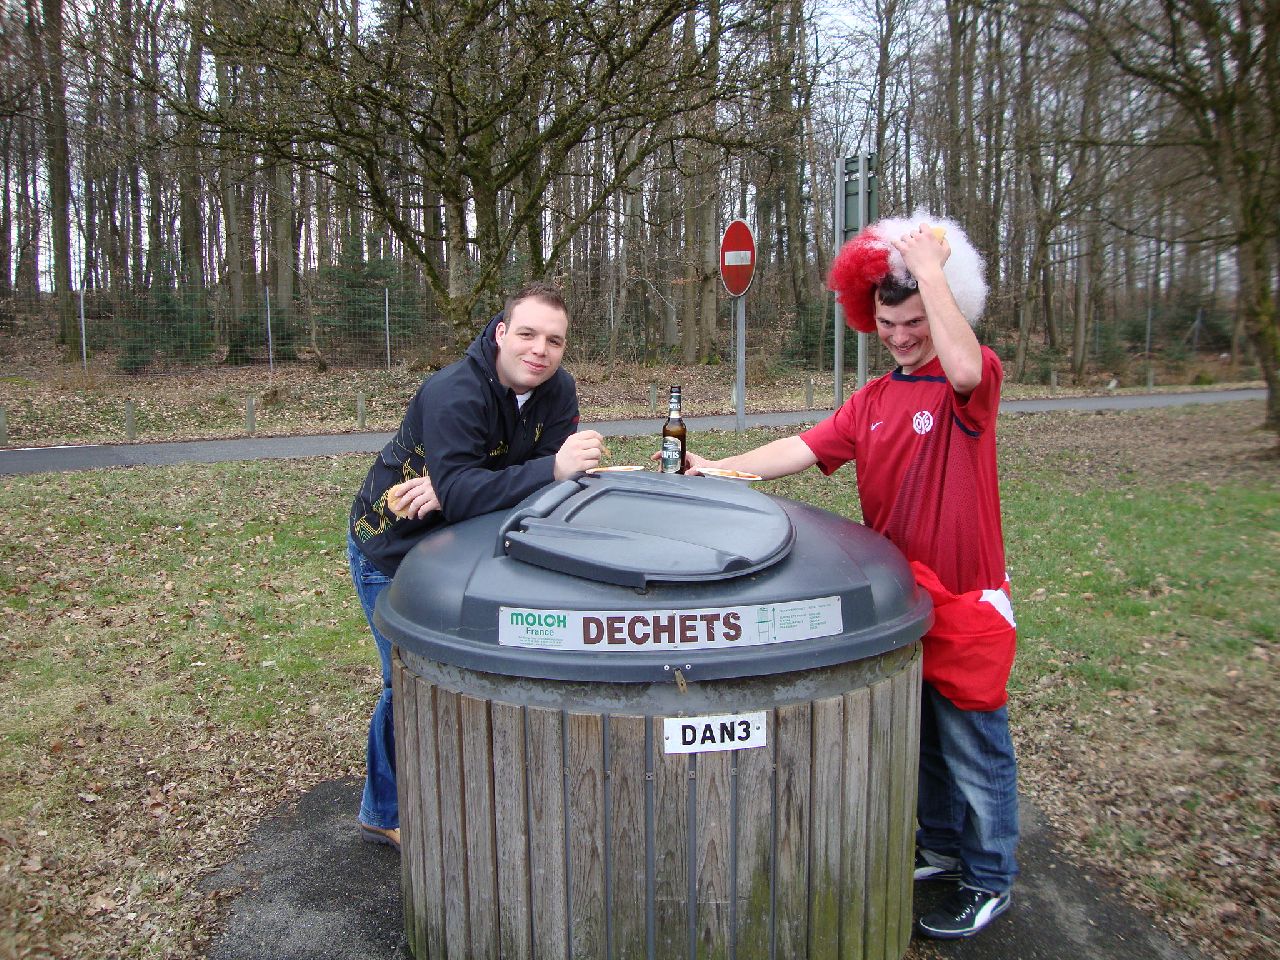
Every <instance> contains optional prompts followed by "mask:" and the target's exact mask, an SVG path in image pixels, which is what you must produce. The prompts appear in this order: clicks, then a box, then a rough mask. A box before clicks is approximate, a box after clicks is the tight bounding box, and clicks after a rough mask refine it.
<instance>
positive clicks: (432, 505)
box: [387, 474, 440, 520]
mask: <svg viewBox="0 0 1280 960" xmlns="http://www.w3.org/2000/svg"><path fill="white" fill-rule="evenodd" d="M387 509H389V510H390V511H391V512H392V513H394V514H395V515H396V516H397V517H398V518H400V519H401V520H404V519H407V518H410V517H412V518H416V519H418V520H421V519H422V518H424V517H425V516H426V515H427V514H428V513H430V512H431V511H432V510H439V509H440V500H439V499H438V498H437V497H436V491H435V488H434V487H432V486H431V478H430V477H429V476H426V475H425V474H424V475H423V476H421V477H413V478H412V479H409V480H406V481H404V482H403V483H397V484H396V485H395V486H394V487H391V488H390V489H389V490H388V491H387Z"/></svg>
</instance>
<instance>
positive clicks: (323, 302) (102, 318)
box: [0, 276, 1248, 385]
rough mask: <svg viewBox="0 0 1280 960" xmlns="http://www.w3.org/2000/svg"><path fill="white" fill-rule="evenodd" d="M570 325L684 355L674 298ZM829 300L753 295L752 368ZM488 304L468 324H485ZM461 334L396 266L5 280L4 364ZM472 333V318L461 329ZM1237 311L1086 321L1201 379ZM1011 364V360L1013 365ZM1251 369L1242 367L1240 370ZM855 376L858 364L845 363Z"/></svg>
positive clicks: (1109, 348) (709, 356)
mask: <svg viewBox="0 0 1280 960" xmlns="http://www.w3.org/2000/svg"><path fill="white" fill-rule="evenodd" d="M571 304H572V312H573V315H574V329H573V336H572V337H571V346H570V351H569V354H568V361H569V362H570V363H573V362H575V361H580V362H597V361H604V362H608V363H610V364H616V363H619V362H621V363H634V364H641V365H652V364H654V363H680V362H681V361H682V360H683V351H682V346H681V344H680V342H679V341H678V340H675V339H674V338H673V337H672V336H671V333H672V331H673V330H674V329H675V327H676V324H675V322H674V318H673V317H672V316H671V315H670V314H671V311H670V310H659V309H654V308H655V306H657V307H666V306H669V304H668V305H664V304H651V303H649V302H647V301H640V302H638V303H637V302H635V301H633V302H632V304H631V305H630V307H629V309H628V310H627V311H626V312H625V313H624V314H619V313H618V312H617V311H616V310H614V309H613V305H612V304H611V302H610V301H609V300H608V298H607V297H606V296H603V295H599V294H595V295H593V294H591V293H590V292H589V291H579V292H578V295H577V296H576V302H572V301H571ZM731 312H732V303H731V302H730V301H728V300H727V299H722V300H721V302H720V309H719V314H720V315H719V316H718V318H717V322H716V325H715V327H714V331H715V332H714V336H713V340H714V343H713V344H712V346H711V349H710V351H709V352H707V351H705V350H704V351H703V352H702V353H701V354H700V356H699V362H703V363H705V362H711V363H717V362H722V363H730V364H731V363H732V359H733V357H734V356H735V352H736V345H735V344H734V343H733V328H734V325H733V323H732V321H731ZM831 313H832V311H831V308H830V304H829V303H826V302H821V301H820V302H817V303H813V304H810V305H808V306H805V307H803V308H801V309H800V310H795V309H790V310H785V309H781V308H779V307H778V305H777V303H776V302H775V301H772V300H771V299H769V300H762V301H761V302H758V303H755V304H751V305H749V307H748V321H749V322H748V335H747V347H746V349H747V354H748V356H749V357H750V358H752V361H753V363H754V365H755V367H756V368H757V369H759V368H760V366H761V365H763V366H765V367H768V368H771V369H773V370H779V369H786V370H793V371H795V370H800V371H813V372H816V373H827V372H830V371H831V370H832V369H833V367H834V366H835V364H834V352H835V349H836V346H835V331H834V328H833V325H832V316H831ZM484 320H485V317H483V316H480V315H478V316H477V317H476V318H475V323H474V324H473V326H474V328H475V329H479V328H480V326H481V325H482V324H483V322H484ZM978 332H979V336H980V339H982V340H983V342H985V343H989V344H991V345H992V346H993V347H994V348H995V349H996V350H997V352H999V353H1000V355H1001V357H1002V359H1003V360H1005V362H1006V365H1007V366H1010V367H1011V366H1012V364H1013V362H1014V361H1015V359H1017V357H1018V350H1017V336H1016V330H1011V329H1010V328H1009V327H1008V326H1007V325H1003V326H1002V325H1001V323H1000V322H999V321H998V319H995V318H993V317H991V316H989V317H988V319H987V320H985V321H984V322H983V324H982V325H980V327H979V331H978ZM845 334H846V335H845V336H844V338H843V341H844V347H843V349H844V354H843V359H844V369H845V370H846V371H849V372H850V373H852V372H853V371H855V370H856V364H857V356H858V349H859V348H858V337H857V336H856V335H855V334H853V333H852V332H850V331H845ZM459 336H460V333H459V332H458V331H455V330H454V329H452V328H451V327H450V325H449V324H448V323H447V322H445V321H444V320H443V319H441V318H440V316H439V312H438V311H437V310H436V309H435V308H434V306H433V303H432V300H431V297H430V294H429V292H427V291H426V290H424V289H422V288H420V287H418V286H416V285H414V284H413V283H412V282H407V281H405V280H404V279H403V278H401V277H397V276H389V277H369V278H357V279H356V280H355V281H354V282H353V281H351V280H350V279H349V278H348V279H347V280H345V281H343V282H338V281H335V280H332V279H327V280H326V279H325V278H324V277H321V278H319V279H318V280H316V281H314V282H311V283H309V284H307V285H305V286H304V287H303V289H302V290H301V292H300V294H299V295H297V296H295V297H293V298H292V299H291V300H290V301H289V302H287V303H283V304H282V303H280V302H278V301H277V302H273V299H272V293H271V291H270V289H269V288H266V287H262V288H258V289H254V290H251V291H246V292H244V293H242V294H241V295H240V296H239V297H234V298H233V297H232V296H231V295H230V294H229V291H228V287H227V285H225V284H221V285H218V286H215V287H210V288H199V289H191V288H182V287H156V288H153V289H151V290H147V291H144V292H141V293H120V292H114V291H105V290H86V291H74V292H73V293H72V294H71V296H70V297H69V298H65V299H64V300H63V301H62V302H61V303H60V302H59V301H58V299H57V298H55V297H54V296H52V295H49V294H40V295H36V296H25V297H23V296H18V295H16V294H9V295H0V347H2V348H3V358H2V359H0V364H3V365H5V366H8V367H11V368H12V367H13V366H15V365H18V366H22V365H26V366H27V367H29V368H32V369H37V368H38V369H43V370H44V371H46V373H47V372H48V371H49V370H52V369H59V368H60V369H63V370H70V369H72V368H74V367H77V366H79V367H81V368H82V369H83V370H84V371H85V372H86V373H87V372H89V370H90V368H92V369H93V370H94V371H95V372H96V373H97V374H98V375H100V376H106V377H121V378H130V377H136V376H138V375H143V374H146V375H156V374H161V375H163V374H169V373H181V372H187V371H192V370H207V369H212V368H217V367H235V366H251V365H265V366H266V367H268V369H274V368H275V367H277V366H287V365H290V364H298V363H307V364H311V365H314V366H316V367H319V368H320V369H327V368H337V369H364V370H376V369H382V370H392V369H412V370H421V369H429V368H432V367H437V366H439V365H441V363H443V362H447V361H448V360H451V359H454V358H456V357H457V356H458V355H460V348H461V344H460V342H459ZM461 336H462V337H463V339H464V340H465V338H466V337H469V333H467V332H465V331H464V332H462V334H461ZM1062 339H1065V338H1059V342H1054V340H1053V338H1048V337H1046V336H1044V335H1042V334H1037V335H1036V336H1034V337H1033V338H1031V341H1030V343H1029V345H1028V346H1027V348H1026V349H1025V351H1024V356H1023V357H1022V362H1021V365H1020V366H1021V369H1020V370H1018V371H1017V373H1018V374H1019V375H1020V379H1022V380H1023V381H1024V382H1030V383H1042V384H1047V383H1049V382H1050V381H1051V380H1053V379H1058V380H1060V381H1062V382H1065V381H1066V380H1067V379H1068V377H1069V376H1071V373H1072V371H1071V368H1072V357H1071V349H1070V346H1069V345H1068V344H1065V343H1062V342H1061V340H1062ZM1241 346H1242V345H1241V343H1240V342H1239V332H1238V329H1237V324H1236V315H1235V312H1234V310H1232V309H1229V308H1226V307H1223V306H1221V305H1217V304H1214V303H1206V302H1195V301H1178V302H1174V303H1169V304H1161V305H1149V306H1147V307H1146V308H1145V309H1144V308H1135V309H1133V310H1131V311H1129V312H1127V313H1121V312H1117V313H1116V314H1115V315H1114V316H1112V317H1110V318H1108V319H1106V320H1105V322H1104V321H1099V322H1095V323H1093V324H1092V325H1091V326H1090V329H1089V336H1088V338H1087V341H1086V344H1085V348H1086V352H1087V357H1086V360H1087V368H1088V370H1089V371H1090V372H1092V373H1095V374H1097V375H1098V376H1101V377H1104V378H1115V379H1118V380H1120V381H1122V382H1125V383H1127V384H1130V385H1136V384H1139V383H1140V382H1141V381H1142V380H1143V379H1144V378H1145V379H1147V380H1150V379H1151V374H1150V371H1152V370H1158V371H1159V374H1158V376H1157V377H1156V379H1160V380H1164V381H1177V380H1178V379H1179V378H1182V377H1183V376H1184V375H1185V376H1186V377H1187V378H1188V379H1187V381H1186V382H1193V381H1192V379H1191V378H1194V376H1196V367H1197V365H1198V364H1200V363H1201V362H1202V361H1204V360H1206V359H1215V360H1216V359H1221V358H1224V357H1230V359H1231V361H1232V363H1233V365H1236V364H1237V362H1240V363H1244V364H1246V365H1247V358H1242V357H1241V356H1240V354H1241V352H1242V351H1241ZM863 348H864V350H865V351H866V355H867V360H866V365H867V370H868V373H869V375H875V374H876V373H880V372H884V371H885V370H888V369H890V368H891V366H892V358H891V357H890V355H889V353H888V352H887V351H886V350H885V349H884V347H883V346H882V345H881V344H880V343H879V341H878V340H877V338H875V337H874V336H871V337H867V338H865V340H864V344H863ZM1012 372H1013V371H1012V369H1011V373H1012ZM1244 372H1245V373H1246V374H1247V372H1248V371H1247V370H1246V371H1244ZM849 379H852V378H851V377H849Z"/></svg>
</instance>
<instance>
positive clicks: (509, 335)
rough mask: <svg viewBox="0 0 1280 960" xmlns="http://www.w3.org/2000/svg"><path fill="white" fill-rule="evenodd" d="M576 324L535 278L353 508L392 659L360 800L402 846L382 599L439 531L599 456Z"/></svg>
mask: <svg viewBox="0 0 1280 960" xmlns="http://www.w3.org/2000/svg"><path fill="white" fill-rule="evenodd" d="M568 328H569V314H568V311H567V309H566V308H565V304H564V299H563V297H561V295H560V293H559V291H557V290H556V289H555V288H554V287H551V286H548V285H546V284H542V283H534V284H530V285H528V286H526V287H524V288H523V289H521V290H520V291H519V292H518V293H516V294H515V295H514V296H513V297H511V298H510V299H509V300H508V301H507V303H506V307H505V309H504V310H503V312H502V313H501V314H499V315H498V316H496V317H494V318H493V319H492V320H490V321H489V324H488V326H486V327H485V329H484V331H483V332H482V333H481V334H480V335H479V336H478V337H476V338H475V340H474V341H472V343H471V346H470V347H468V348H467V353H466V356H464V357H463V358H462V359H461V360H459V361H458V362H456V363H453V364H450V365H449V366H447V367H445V368H444V369H443V370H441V371H440V372H439V373H437V374H435V375H434V376H432V377H430V378H428V379H427V380H425V381H423V383H422V386H420V387H419V388H418V392H417V394H416V395H415V396H414V398H413V400H412V401H410V403H409V409H408V410H407V411H406V413H405V415H404V420H403V421H402V422H401V424H400V429H399V430H398V431H397V432H396V435H395V436H394V437H393V438H392V439H391V442H390V443H388V444H387V445H386V446H385V447H383V449H382V452H381V453H380V454H379V455H378V457H377V459H375V460H374V462H373V465H372V466H371V467H370V468H369V473H368V475H367V476H366V477H365V480H364V483H363V484H362V485H361V487H360V492H359V493H357V494H356V498H355V502H354V503H353V504H352V506H351V521H350V528H349V533H348V538H347V539H348V544H347V554H348V558H349V560H350V563H351V579H352V581H353V582H354V583H355V587H356V593H357V594H358V595H359V597H360V604H361V606H363V607H364V612H365V616H366V618H367V619H368V621H369V628H370V629H371V630H372V631H373V639H374V641H375V642H376V643H377V646H378V654H379V656H380V657H381V659H382V683H383V689H382V696H381V697H380V698H379V700H378V705H377V707H376V708H375V710H374V713H373V719H372V720H371V721H370V723H369V745H368V754H367V762H368V769H367V772H366V776H365V785H364V796H363V797H362V799H361V803H360V833H361V836H362V837H364V839H366V840H368V841H370V842H373V843H388V844H391V845H392V846H394V847H396V848H397V849H399V847H400V814H399V808H398V806H397V802H396V760H395V736H394V727H393V724H392V717H393V714H392V706H391V644H390V642H389V641H388V640H387V639H386V637H384V636H383V635H382V634H381V633H380V632H379V631H378V629H377V628H376V627H375V626H374V625H373V605H374V602H375V601H376V600H377V598H378V594H379V593H381V592H382V590H383V589H385V588H386V587H387V585H388V584H390V583H391V579H392V577H394V576H395V573H396V570H397V568H398V567H399V566H400V561H401V560H403V559H404V557H405V554H407V553H408V552H409V550H410V549H411V548H412V547H413V546H414V544H416V543H417V542H418V541H419V540H421V539H422V537H423V536H425V535H426V534H427V533H429V532H430V531H432V530H434V529H436V528H437V527H441V526H444V525H445V524H450V523H457V522H458V521H460V520H466V519H469V518H470V517H475V516H479V515H480V514H482V513H488V512H490V511H493V510H501V509H503V508H505V507H510V506H514V505H515V504H517V503H519V502H520V501H521V500H523V499H524V498H525V497H526V496H528V495H529V494H530V493H533V492H534V491H535V490H537V489H539V488H540V487H543V486H546V485H547V484H549V483H551V482H552V481H554V480H563V479H565V478H566V477H570V476H572V475H573V474H574V473H577V472H579V471H581V470H587V469H590V468H591V467H594V466H596V465H597V464H599V462H600V455H601V452H602V450H603V446H604V440H603V438H602V437H601V436H600V434H599V433H597V432H596V431H594V430H584V431H582V432H580V433H579V432H575V431H576V430H577V425H578V395H577V388H576V386H575V384H574V382H573V377H571V376H570V375H569V374H568V373H567V372H565V371H564V370H562V369H561V368H560V361H561V359H562V358H563V357H564V348H565V339H566V336H567V333H568Z"/></svg>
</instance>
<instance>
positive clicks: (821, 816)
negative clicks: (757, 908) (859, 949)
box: [809, 697, 845, 960]
mask: <svg viewBox="0 0 1280 960" xmlns="http://www.w3.org/2000/svg"><path fill="white" fill-rule="evenodd" d="M843 749H844V702H843V701H842V700H841V698H840V697H831V698H829V699H826V700H818V701H816V702H815V703H814V704H813V783H812V784H811V786H810V801H809V802H810V823H811V824H812V833H811V835H810V842H809V851H810V859H809V956H810V957H811V958H812V960H835V958H836V957H838V956H839V953H840V912H841V908H842V904H843V903H844V899H845V898H844V892H843V890H842V888H841V875H842V869H841V866H842V865H841V849H842V844H843V841H844V830H843V824H844V803H843V796H844V776H843V774H844V763H843Z"/></svg>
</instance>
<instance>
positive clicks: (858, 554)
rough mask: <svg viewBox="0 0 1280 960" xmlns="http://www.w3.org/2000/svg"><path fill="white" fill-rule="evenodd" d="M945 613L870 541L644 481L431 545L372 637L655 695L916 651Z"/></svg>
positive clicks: (686, 481) (573, 490)
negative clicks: (654, 684)
mask: <svg viewBox="0 0 1280 960" xmlns="http://www.w3.org/2000/svg"><path fill="white" fill-rule="evenodd" d="M931 610H932V608H931V605H930V601H929V599H928V596H927V595H925V594H924V593H923V592H922V591H920V590H919V589H918V588H917V586H916V584H915V580H914V578H913V577H912V575H911V571H910V569H909V567H908V566H907V563H906V560H905V559H904V558H903V557H902V555H901V553H899V552H898V550H897V548H895V547H894V546H893V545H892V544H890V543H889V542H888V541H887V540H885V539H884V538H883V537H881V536H880V535H879V534H877V533H875V532H874V531H871V530H869V529H867V528H866V527H864V526H862V525H861V524H858V523H854V522H853V521H851V520H848V519H846V518H844V517H840V516H837V515H836V514H833V513H830V512H828V511H825V510H820V509H818V508H816V507H811V506H808V505H806V504H802V503H797V502H794V501H790V500H784V499H781V498H775V497H770V496H766V495H765V494H763V493H761V492H759V491H758V490H755V489H752V487H751V486H750V485H748V484H745V483H743V482H741V481H736V480H721V479H715V478H710V477H686V476H671V475H664V474H656V473H648V472H637V473H619V474H598V475H594V476H592V475H580V476H578V477H576V478H573V479H570V480H565V481H561V482H559V483H556V484H553V485H551V486H549V487H547V488H545V489H544V490H542V491H540V492H539V493H537V494H534V495H533V496H531V497H529V498H527V499H526V500H525V501H523V502H522V503H520V504H519V505H517V506H516V507H514V508H513V509H511V510H510V511H507V512H502V511H498V512H495V513H491V514H486V515H484V516H481V517H475V518H473V519H471V520H467V521H464V522H462V523H458V524H454V525H452V526H448V527H443V528H440V529H438V530H436V531H433V532H432V533H431V534H429V535H428V536H427V537H425V538H424V539H423V540H422V542H420V543H419V544H418V545H417V546H415V547H414V548H413V549H412V550H411V551H410V552H409V554H408V555H407V556H406V557H405V559H404V561H403V562H402V563H401V565H400V569H399V572H398V573H397V574H396V577H395V578H394V580H393V582H392V584H391V586H390V587H388V588H387V589H386V590H384V591H383V592H382V594H381V595H380V596H379V598H378V602H377V605H376V607H375V612H374V622H375V624H376V625H377V626H378V629H379V630H381V631H382V632H383V634H384V635H385V636H386V637H387V638H388V639H390V640H391V642H392V643H394V644H396V645H398V646H400V647H402V648H404V649H406V650H409V651H411V652H413V653H416V654H419V655H421V656H423V657H426V658H428V659H430V660H434V661H436V662H439V663H444V664H448V665H452V666H458V667H464V668H466V669H470V670H480V671H484V672H487V673H493V674H500V675H509V676H513V677H533V678H542V679H548V680H597V681H609V682H648V681H672V680H673V679H674V676H673V674H674V671H675V670H679V671H680V674H681V676H682V677H684V678H686V679H689V680H713V679H726V678H735V677H757V676H767V675H771V674H775V673H783V672H790V671H794V670H803V669H811V668H816V667H826V666H833V665H836V664H841V663H847V662H850V661H853V660H860V659H865V658H867V657H871V656H876V655H879V654H882V653H886V652H888V651H890V650H894V649H897V648H898V647H902V646H905V645H907V644H909V643H912V642H914V641H915V640H917V639H918V638H919V637H920V636H921V635H922V634H923V633H924V631H925V630H926V629H927V627H928V624H929V621H930V618H931Z"/></svg>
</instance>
